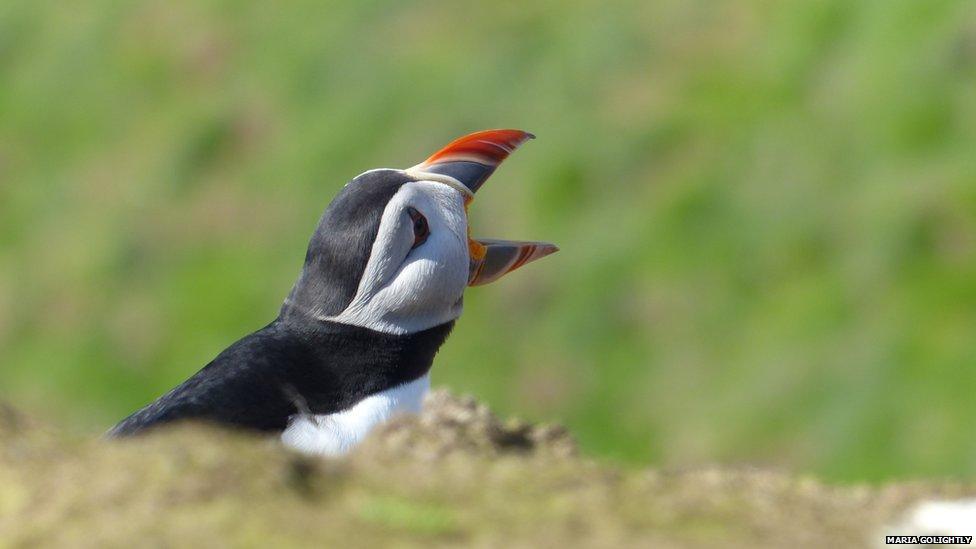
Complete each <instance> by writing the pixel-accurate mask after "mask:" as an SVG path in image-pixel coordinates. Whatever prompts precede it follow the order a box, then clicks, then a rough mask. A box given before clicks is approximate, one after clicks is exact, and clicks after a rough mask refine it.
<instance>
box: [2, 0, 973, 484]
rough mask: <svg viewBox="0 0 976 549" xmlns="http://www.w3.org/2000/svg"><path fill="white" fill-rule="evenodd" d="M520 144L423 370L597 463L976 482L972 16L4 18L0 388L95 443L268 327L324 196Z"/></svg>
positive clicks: (484, 215) (196, 6)
mask: <svg viewBox="0 0 976 549" xmlns="http://www.w3.org/2000/svg"><path fill="white" fill-rule="evenodd" d="M493 127H516V128H524V129H527V130H530V131H532V132H535V133H536V134H537V135H538V139H537V140H536V141H533V142H531V143H529V144H528V145H526V146H525V147H524V149H522V150H521V151H520V152H519V153H518V154H516V155H515V156H513V157H512V158H511V159H510V160H509V161H508V162H507V163H506V164H505V166H503V168H502V169H501V170H499V172H498V173H497V174H496V175H495V177H494V178H493V179H492V180H491V181H490V183H489V184H488V185H487V186H486V188H485V192H483V193H481V194H479V197H478V200H477V202H476V205H475V206H474V207H473V208H472V223H473V226H474V232H475V234H476V235H481V236H492V237H502V238H504V237H509V238H537V239H545V240H551V241H553V242H557V243H559V244H560V245H561V247H562V252H561V253H560V254H557V255H555V256H553V257H551V258H547V259H546V260H544V261H542V262H539V263H538V264H534V265H532V266H530V267H528V268H526V269H524V270H521V271H519V272H518V273H516V274H514V275H512V276H510V277H508V278H506V279H505V280H504V281H502V282H500V283H498V284H495V285H491V286H487V287H483V288H476V289H473V290H471V291H469V292H468V294H467V301H466V305H467V307H466V312H465V315H464V317H463V318H462V320H461V322H460V323H459V325H458V327H457V329H456V330H455V333H454V335H453V337H452V338H451V339H450V340H449V341H448V343H447V345H446V346H445V348H444V349H443V350H442V352H441V354H440V355H439V358H438V360H437V361H436V363H435V368H434V382H435V384H439V385H447V386H449V387H451V388H453V389H455V390H457V391H463V392H470V393H473V394H475V395H476V396H478V397H479V398H482V399H484V400H486V401H487V402H488V403H490V404H491V405H492V406H493V407H495V408H496V409H498V410H499V411H501V412H503V413H513V414H517V415H520V416H522V417H526V418H529V419H534V420H555V421H559V422H563V423H565V424H567V425H568V426H569V427H570V428H571V429H572V430H573V431H574V432H575V434H576V435H577V436H578V437H579V438H580V440H581V442H582V444H583V446H584V448H585V449H586V450H587V451H589V452H592V453H594V454H597V455H599V456H604V457H607V458H610V459H616V460H622V461H625V462H632V463H651V464H655V465H664V466H676V465H677V466H681V465H691V464H701V463H709V462H724V463H755V464H762V465H772V466H782V467H787V468H789V469H793V470H797V471H804V472H812V473H816V474H821V475H824V476H826V477H827V478H830V479H834V480H880V479H890V478H914V477H923V476H940V477H961V478H973V477H974V476H976V427H974V419H976V404H974V395H976V337H974V336H976V4H974V3H972V2H967V1H964V0H963V1H956V2H946V1H893V0H877V1H862V2H848V1H817V2H782V3H781V2H759V1H757V2H728V3H726V2H705V1H687V0H676V1H667V2H651V1H634V2H614V3H606V2H595V1H594V2H588V1H583V0H579V1H571V2H567V1H545V0H542V1H532V2H526V1H518V2H516V1H502V2H445V1H441V2H438V1H422V2H377V1H364V2H345V3H334V2H310V1H309V2H282V3H272V2H248V3H243V2H230V1H222V2H221V1H189V0H175V1H174V0H167V1H148V2H145V1H144V2H121V1H107V0H90V1H88V2H84V3H81V2H78V3H63V2H35V1H27V0H13V1H6V2H3V3H2V4H0V387H2V389H0V398H2V399H4V400H8V401H11V402H13V403H14V404H16V405H18V406H21V407H24V408H27V409H29V410H31V411H32V412H34V413H36V414H40V415H42V416H45V417H49V418H52V419H54V420H57V421H61V422H64V423H66V424H68V425H72V426H74V427H75V428H77V429H81V430H88V431H91V432H97V431H100V430H102V429H105V428H107V427H108V426H109V425H111V424H112V423H113V422H114V421H116V420H117V419H119V418H121V417H122V416H123V415H125V414H127V413H129V412H131V411H132V410H134V409H135V408H137V407H138V406H140V405H142V404H144V403H146V402H147V401H149V400H150V399H152V398H154V397H155V396H157V395H158V394H160V393H161V392H163V391H165V390H167V389H169V388H170V387H172V386H173V385H175V384H176V383H178V382H179V381H181V380H182V379H184V378H185V377H187V376H188V375H190V374H192V373H193V372H195V371H196V370H197V369H198V368H199V367H200V366H202V365H203V364H205V363H206V362H207V361H209V360H210V359H211V358H212V357H213V356H214V355H215V354H216V353H218V352H219V351H220V350H222V349H223V348H224V347H225V346H226V345H228V344H229V343H231V342H232V341H233V340H235V339H237V338H238V337H241V336H243V335H245V334H246V333H248V332H249V331H252V330H254V329H257V328H259V327H261V326H263V325H264V324H265V323H266V322H268V321H270V320H271V319H272V318H273V317H274V315H275V314H276V312H277V309H278V307H279V305H280V303H281V301H282V300H283V298H284V297H285V295H286V294H287V292H288V290H289V289H290V287H291V284H292V282H293V280H294V278H295V277H296V276H297V274H298V271H299V269H300V267H301V263H302V259H303V256H304V250H305V245H306V243H307V238H308V237H309V235H310V234H311V232H312V230H313V228H314V226H315V224H316V222H317V220H318V217H319V215H320V213H321V211H322V209H323V208H324V207H325V206H326V204H327V203H328V202H329V200H330V199H331V197H332V196H333V195H334V194H335V193H336V191H337V190H338V189H339V188H340V186H341V185H342V184H343V183H344V182H345V181H347V180H348V179H350V178H351V177H353V176H355V175H356V174H358V173H360V172H362V171H364V170H366V169H369V168H375V167H405V166H409V165H412V164H414V163H416V162H418V161H419V160H421V159H423V158H424V157H426V156H427V155H428V154H429V153H431V152H433V151H434V150H435V149H437V148H439V147H440V146H442V145H444V144H445V143H447V142H448V141H449V140H451V139H453V138H454V137H457V136H459V135H461V134H464V133H467V132H470V131H474V130H478V129H483V128H493Z"/></svg>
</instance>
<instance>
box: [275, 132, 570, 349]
mask: <svg viewBox="0 0 976 549" xmlns="http://www.w3.org/2000/svg"><path fill="white" fill-rule="evenodd" d="M532 137H533V136H532V134H529V133H527V132H523V131H520V130H486V131H482V132H477V133H473V134H470V135H467V136H464V137H462V138H460V139H457V140H455V141H453V142H452V143H450V144H449V145H447V146H446V147H444V148H443V149H441V150H439V151H437V152H436V153H434V154H433V155H432V156H431V157H430V158H428V159H427V160H425V161H424V162H422V163H420V164H417V165H416V166H414V167H412V168H408V169H406V170H396V169H379V170H370V171H368V172H366V173H363V174H361V175H359V176H357V177H356V178H354V179H353V180H352V181H350V182H349V183H347V184H346V186H345V187H343V189H342V190H341V191H340V192H339V194H338V196H336V197H335V199H333V200H332V203H331V204H329V206H328V208H326V210H325V213H324V214H323V215H322V219H321V220H320V221H319V225H318V227H317V228H316V230H315V234H314V235H312V240H311V242H309V246H308V252H307V254H306V255H305V266H304V268H303V269H302V274H301V276H300V277H299V279H298V282H296V284H295V287H294V288H293V289H292V291H291V294H290V295H289V296H288V299H287V300H286V301H285V306H284V308H283V310H284V311H287V310H289V309H290V308H297V309H298V310H300V311H302V312H304V313H306V314H310V315H312V316H314V317H316V318H320V319H323V320H331V321H334V322H339V323H344V324H351V325H355V326H361V327H364V328H369V329H372V330H377V331H381V332H386V333H391V334H407V333H415V332H418V331H421V330H425V329H427V328H431V327H434V326H438V325H440V324H444V323H446V322H450V321H453V320H455V319H457V318H458V316H460V314H461V302H462V295H463V294H464V289H465V287H467V286H475V285H480V284H487V283H488V282H492V281H494V280H497V279H498V278H501V277H502V276H503V275H505V274H506V273H509V272H511V271H514V270H515V269H517V268H519V267H521V266H522V265H524V264H526V263H528V262H530V261H533V260H535V259H539V258H540V257H544V256H546V255H549V254H551V253H553V252H555V251H557V250H558V248H556V246H554V245H552V244H548V243H544V242H515V241H507V240H475V239H472V238H469V236H468V216H467V206H468V205H469V204H470V203H471V201H472V199H473V198H474V195H475V193H476V192H477V191H478V189H479V188H480V187H481V185H482V184H483V183H484V182H485V180H486V179H488V176H490V175H491V174H492V172H494V171H495V168H496V167H498V165H499V164H500V163H501V162H502V161H503V160H505V158H507V157H508V155H509V154H510V153H511V152H512V151H514V150H515V149H516V148H517V147H518V146H519V145H521V144H522V143H524V142H525V141H527V140H528V139H530V138H532Z"/></svg>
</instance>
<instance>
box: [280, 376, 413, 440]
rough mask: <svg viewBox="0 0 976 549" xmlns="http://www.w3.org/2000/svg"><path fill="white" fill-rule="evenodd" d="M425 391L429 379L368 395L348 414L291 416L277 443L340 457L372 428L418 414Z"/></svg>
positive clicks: (347, 411) (350, 409) (348, 411)
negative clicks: (390, 420)
mask: <svg viewBox="0 0 976 549" xmlns="http://www.w3.org/2000/svg"><path fill="white" fill-rule="evenodd" d="M428 389H430V376H429V375H425V376H423V377H421V378H419V379H416V380H414V381H411V382H409V383H404V384H403V385H398V386H396V387H393V388H391V389H387V390H385V391H381V392H379V393H376V394H374V395H370V396H368V397H366V398H364V399H363V400H361V401H359V402H357V403H356V404H355V405H354V406H353V407H351V408H349V409H348V410H343V411H341V412H336V413H334V414H321V415H307V414H303V415H298V416H294V417H292V419H291V420H290V422H289V424H288V427H287V428H286V429H285V431H284V432H283V433H282V434H281V441H282V442H283V443H284V444H285V446H288V447H290V448H293V449H295V450H298V451H300V452H303V453H306V454H311V455H321V456H340V455H342V454H345V453H346V452H348V451H349V450H351V449H352V448H353V447H355V446H356V445H357V444H359V443H360V442H361V441H362V440H363V439H364V438H366V435H367V434H369V432H370V431H371V430H372V429H373V427H375V426H376V425H378V424H380V423H382V422H384V421H386V420H388V419H389V418H391V417H393V416H395V415H397V414H402V413H408V414H416V413H419V412H420V408H421V406H422V404H423V400H424V395H425V394H426V393H427V390H428Z"/></svg>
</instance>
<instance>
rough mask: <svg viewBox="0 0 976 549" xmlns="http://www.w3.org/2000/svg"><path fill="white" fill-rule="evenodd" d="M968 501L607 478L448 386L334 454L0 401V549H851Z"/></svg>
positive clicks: (766, 480)
mask: <svg viewBox="0 0 976 549" xmlns="http://www.w3.org/2000/svg"><path fill="white" fill-rule="evenodd" d="M967 492H968V493H973V492H974V490H973V488H972V487H968V488H967V487H963V486H934V485H924V484H917V485H911V486H909V485H899V486H890V487H885V488H880V489H873V488H866V487H844V488H840V487H831V486H826V485H823V484H821V483H819V482H816V481H814V480H811V479H803V478H795V477H792V476H789V475H785V474H780V473H775V472H769V471H762V470H752V469H736V470H729V469H706V470H690V471H655V470H626V469H619V468H613V467H610V466H607V465H601V464H596V463H593V462H591V461H589V460H586V459H582V458H580V457H578V456H576V446H575V444H574V443H573V441H572V439H571V437H570V436H569V435H568V434H567V433H566V432H565V430H563V429H561V428H559V427H553V426H538V425H530V424H526V423H524V422H518V421H511V420H508V421H504V420H500V419H499V418H497V417H495V416H494V415H493V414H492V413H491V412H490V411H489V410H488V409H487V408H486V407H484V406H483V405H480V404H478V403H477V402H475V401H474V400H473V399H470V398H456V397H453V396H451V395H449V394H447V393H445V392H436V393H434V394H433V395H432V396H431V398H430V400H429V402H428V405H427V408H426V410H425V412H424V413H423V414H422V415H421V416H420V417H417V418H401V419H398V420H396V421H394V422H391V423H390V424H389V425H386V426H385V427H383V428H381V429H379V430H378V432H377V433H376V434H375V436H373V437H371V439H370V440H368V441H367V442H366V443H365V444H364V445H363V446H362V447H361V448H360V449H358V450H357V451H356V452H355V453H354V454H353V455H351V456H349V458H347V459H343V460H324V459H312V458H308V457H305V456H301V455H297V454H294V453H292V452H289V451H287V450H285V449H284V448H282V447H281V446H280V445H279V444H278V443H277V442H276V441H275V440H274V439H269V438H262V437H255V436H252V435H247V434H243V433H237V432H230V431H226V430H220V429H216V428H213V427H209V426H204V425H181V426H176V427H174V428H170V429H164V430H160V431H158V432H155V433H153V434H151V435H149V436H144V437H138V438H133V439H127V440H123V441H106V440H102V439H99V438H96V437H91V438H82V437H74V436H69V435H67V434H64V433H58V432H57V431H55V430H51V429H41V428H39V427H38V426H37V425H36V424H33V423H32V422H31V421H29V420H28V419H27V418H25V417H24V416H23V415H22V414H19V413H17V412H15V411H13V410H10V409H9V408H2V407H0V547H8V546H10V547H19V546H50V545H55V546H70V547H129V546H132V545H134V544H136V545H154V546H162V547H169V546H201V545H205V546H208V547H209V546H216V547H222V546H223V547H236V546H266V545H272V544H274V545H276V546H277V545H284V546H296V547H305V546H314V547H322V546H326V547H328V546H332V545H339V544H341V545H342V546H344V547H374V546H385V545H390V544H394V545H396V546H403V547H412V546H430V545H437V546H470V545H475V546H503V545H504V546H512V547H523V546H524V547H538V546H544V547H549V546H599V547H607V546H628V547H630V546H655V547H698V546H701V547H714V546H723V547H765V546H769V547H783V546H817V547H824V546H841V547H850V546H865V545H877V544H878V542H879V539H880V538H879V536H878V535H877V531H878V528H879V527H880V525H881V524H882V523H884V522H886V521H888V520H889V519H891V517H893V516H896V514H897V513H898V512H899V511H900V509H902V508H903V507H904V506H905V505H906V504H907V503H909V502H911V501H912V500H914V499H917V498H919V497H921V496H931V495H933V494H942V495H958V494H964V493H967Z"/></svg>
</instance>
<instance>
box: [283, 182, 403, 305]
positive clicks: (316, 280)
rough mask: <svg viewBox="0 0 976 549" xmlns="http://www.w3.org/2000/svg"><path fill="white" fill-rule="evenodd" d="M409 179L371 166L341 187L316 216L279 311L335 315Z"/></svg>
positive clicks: (346, 301) (352, 291)
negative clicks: (302, 261) (385, 213)
mask: <svg viewBox="0 0 976 549" xmlns="http://www.w3.org/2000/svg"><path fill="white" fill-rule="evenodd" d="M410 181H414V179H413V178H411V177H410V176H409V175H407V174H405V173H404V172H402V171H399V170H373V171H370V172H366V173H364V174H362V175H360V176H358V177H356V178H355V179H353V180H352V181H350V182H349V183H348V184H347V185H346V186H345V187H343V189H342V190H341V191H340V192H339V194H338V195H336V197H335V199H333V200H332V202H331V203H330V204H329V206H328V207H327V208H326V209H325V213H323V214H322V218H321V219H320V220H319V224H318V226H317V227H316V229H315V233H314V234H313V235H312V239H311V241H309V244H308V251H307V252H306V254H305V265H304V266H303V267H302V273H301V275H300V276H299V277H298V281H297V282H296V283H295V286H294V288H292V290H291V293H290V294H289V296H288V299H287V300H286V301H285V305H284V306H283V308H282V312H283V313H286V312H287V310H288V309H289V308H290V307H297V308H298V309H300V310H301V311H303V312H307V313H313V314H315V315H322V316H333V315H337V314H339V313H340V312H342V311H343V310H345V308H346V307H347V306H349V303H350V302H351V301H352V299H353V297H355V295H356V289H357V288H358V287H359V281H360V279H361V278H362V276H363V272H364V271H365V270H366V264H367V262H368V261H369V256H370V252H371V251H372V247H373V241H374V240H376V234H377V231H378V230H379V226H380V220H381V219H382V217H383V211H384V209H385V208H386V205H387V203H388V202H389V201H390V199H391V198H392V197H393V195H394V194H396V192H397V191H398V190H399V189H400V187H401V186H403V184H405V183H409V182H410Z"/></svg>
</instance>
